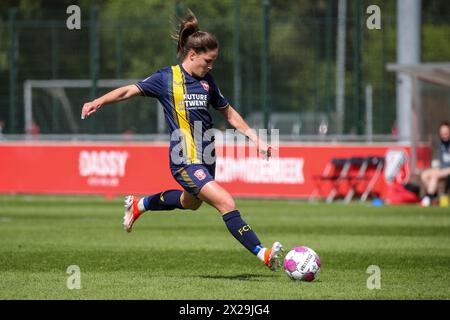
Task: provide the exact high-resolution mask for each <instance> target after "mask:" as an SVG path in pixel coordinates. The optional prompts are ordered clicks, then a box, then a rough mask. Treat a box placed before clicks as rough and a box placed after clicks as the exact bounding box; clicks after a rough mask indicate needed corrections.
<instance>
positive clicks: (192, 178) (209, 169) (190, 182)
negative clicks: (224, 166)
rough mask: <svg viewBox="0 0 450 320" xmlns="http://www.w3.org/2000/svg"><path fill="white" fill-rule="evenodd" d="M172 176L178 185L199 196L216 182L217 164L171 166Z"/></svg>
mask: <svg viewBox="0 0 450 320" xmlns="http://www.w3.org/2000/svg"><path fill="white" fill-rule="evenodd" d="M170 170H171V171H172V176H173V177H174V178H175V180H177V182H178V184H179V185H180V186H182V187H183V189H184V190H186V191H187V192H189V193H190V194H192V195H194V196H197V194H198V193H199V192H200V189H201V188H203V186H204V185H205V184H207V183H208V182H210V181H214V177H215V174H216V164H215V163H214V164H212V165H206V164H190V165H187V166H173V165H172V166H170Z"/></svg>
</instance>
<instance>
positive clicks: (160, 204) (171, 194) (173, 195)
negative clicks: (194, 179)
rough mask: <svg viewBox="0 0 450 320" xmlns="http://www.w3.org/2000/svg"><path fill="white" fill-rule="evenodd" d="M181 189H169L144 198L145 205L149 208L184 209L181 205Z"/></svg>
mask: <svg viewBox="0 0 450 320" xmlns="http://www.w3.org/2000/svg"><path fill="white" fill-rule="evenodd" d="M182 193H183V191H181V190H167V191H164V192H160V193H156V194H154V195H151V196H148V197H145V198H144V207H145V209H147V210H153V211H155V210H173V209H184V208H183V206H182V205H181V199H180V197H181V194H182Z"/></svg>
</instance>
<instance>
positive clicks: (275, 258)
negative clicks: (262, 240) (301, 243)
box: [264, 241, 283, 271]
mask: <svg viewBox="0 0 450 320" xmlns="http://www.w3.org/2000/svg"><path fill="white" fill-rule="evenodd" d="M282 260H283V245H282V244H281V243H279V242H278V241H276V242H274V244H273V245H272V248H271V249H267V250H266V252H264V264H265V265H266V266H267V267H269V269H270V270H272V271H277V269H278V268H279V267H281V261H282Z"/></svg>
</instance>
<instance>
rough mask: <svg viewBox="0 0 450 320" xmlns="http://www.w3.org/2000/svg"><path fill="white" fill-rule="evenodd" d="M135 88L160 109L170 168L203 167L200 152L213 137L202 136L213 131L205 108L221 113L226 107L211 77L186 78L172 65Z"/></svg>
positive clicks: (186, 74) (182, 71)
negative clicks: (164, 124) (165, 124)
mask: <svg viewBox="0 0 450 320" xmlns="http://www.w3.org/2000/svg"><path fill="white" fill-rule="evenodd" d="M136 86H137V87H138V88H139V90H140V91H141V92H142V94H143V95H144V96H148V97H153V98H157V99H158V100H159V101H160V102H161V104H162V106H163V108H164V115H165V119H166V123H167V126H168V128H169V133H170V135H171V139H170V140H171V141H170V151H171V157H170V160H171V164H175V165H181V164H193V163H205V159H204V151H205V149H206V150H208V149H211V147H209V148H208V146H210V144H211V143H213V142H214V137H213V135H210V134H205V133H206V132H207V131H208V130H209V129H211V128H212V127H213V121H212V117H211V114H210V112H209V107H210V106H212V107H213V108H214V109H225V108H226V107H228V105H229V104H228V101H227V100H226V99H225V98H224V96H223V95H222V94H221V92H220V90H219V88H218V87H217V85H216V84H215V82H214V79H213V78H212V76H211V75H210V74H206V75H205V77H204V78H197V77H194V76H190V75H189V74H188V73H187V72H186V71H185V70H184V69H183V67H182V66H181V65H176V66H172V67H165V68H163V69H161V70H159V71H158V72H156V73H154V74H152V75H151V76H149V77H148V78H146V79H144V80H142V81H139V82H138V83H137V84H136ZM175 155H177V156H175ZM206 162H208V161H206Z"/></svg>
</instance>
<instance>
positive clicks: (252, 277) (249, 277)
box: [199, 274, 273, 281]
mask: <svg viewBox="0 0 450 320" xmlns="http://www.w3.org/2000/svg"><path fill="white" fill-rule="evenodd" d="M269 277H270V278H272V277H273V276H271V275H265V274H236V275H229V276H212V275H204V276H199V278H202V279H216V280H221V279H224V280H238V281H262V279H260V278H269Z"/></svg>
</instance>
